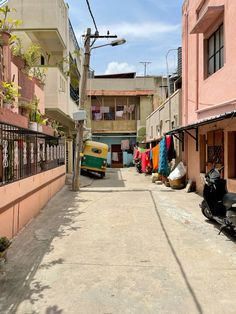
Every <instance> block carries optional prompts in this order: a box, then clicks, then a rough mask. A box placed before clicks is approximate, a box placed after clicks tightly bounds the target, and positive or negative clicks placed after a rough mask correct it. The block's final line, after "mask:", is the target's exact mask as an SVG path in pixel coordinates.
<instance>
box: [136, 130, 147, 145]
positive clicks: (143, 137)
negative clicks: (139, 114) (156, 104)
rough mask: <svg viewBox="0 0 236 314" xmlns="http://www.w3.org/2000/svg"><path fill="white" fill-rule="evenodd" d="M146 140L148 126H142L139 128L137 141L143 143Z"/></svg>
mask: <svg viewBox="0 0 236 314" xmlns="http://www.w3.org/2000/svg"><path fill="white" fill-rule="evenodd" d="M145 140H146V128H145V127H142V128H140V129H139V130H138V136H137V141H138V142H139V143H142V142H143V141H145Z"/></svg>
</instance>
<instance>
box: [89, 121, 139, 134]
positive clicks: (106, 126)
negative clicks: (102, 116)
mask: <svg viewBox="0 0 236 314" xmlns="http://www.w3.org/2000/svg"><path fill="white" fill-rule="evenodd" d="M136 131H137V121H136V120H122V121H121V120H108V121H105V120H103V121H92V132H94V133H122V132H123V133H127V132H128V133H129V132H132V133H135V132H136Z"/></svg>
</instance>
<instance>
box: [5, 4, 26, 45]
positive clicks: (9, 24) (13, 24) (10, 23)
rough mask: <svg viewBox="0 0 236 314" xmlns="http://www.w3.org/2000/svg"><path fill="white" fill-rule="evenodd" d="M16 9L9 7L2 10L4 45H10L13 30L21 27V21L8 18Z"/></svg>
mask: <svg viewBox="0 0 236 314" xmlns="http://www.w3.org/2000/svg"><path fill="white" fill-rule="evenodd" d="M15 11H16V9H14V8H10V7H9V6H8V5H6V6H3V7H1V8H0V41H1V43H2V44H3V45H8V43H9V39H10V37H11V32H12V30H13V29H15V28H17V27H18V26H19V25H21V23H22V22H21V20H17V19H12V18H9V17H8V13H10V12H15Z"/></svg>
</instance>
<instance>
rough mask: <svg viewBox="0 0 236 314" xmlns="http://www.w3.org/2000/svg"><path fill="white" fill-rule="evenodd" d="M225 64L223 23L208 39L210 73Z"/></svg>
mask: <svg viewBox="0 0 236 314" xmlns="http://www.w3.org/2000/svg"><path fill="white" fill-rule="evenodd" d="M223 65H224V27H223V24H222V25H221V26H220V27H219V28H218V29H217V30H216V31H215V32H214V33H213V34H212V35H211V37H210V38H209V39H208V75H212V74H213V73H215V72H216V71H218V70H219V69H220V68H222V67H223Z"/></svg>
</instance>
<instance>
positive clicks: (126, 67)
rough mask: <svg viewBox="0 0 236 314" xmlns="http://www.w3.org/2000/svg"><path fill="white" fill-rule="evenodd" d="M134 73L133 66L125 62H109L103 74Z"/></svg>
mask: <svg viewBox="0 0 236 314" xmlns="http://www.w3.org/2000/svg"><path fill="white" fill-rule="evenodd" d="M127 72H136V69H135V66H134V65H130V64H128V63H126V62H121V63H119V62H115V61H113V62H110V63H109V64H108V66H107V69H106V71H105V74H116V73H127Z"/></svg>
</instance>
